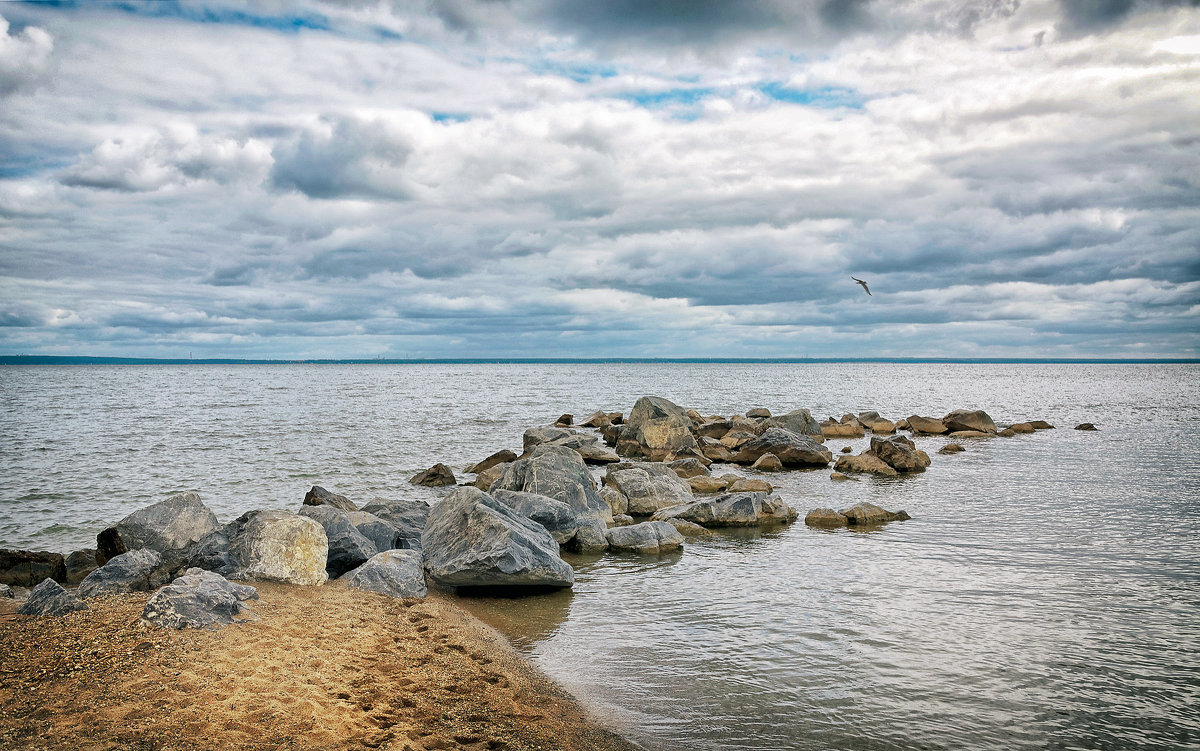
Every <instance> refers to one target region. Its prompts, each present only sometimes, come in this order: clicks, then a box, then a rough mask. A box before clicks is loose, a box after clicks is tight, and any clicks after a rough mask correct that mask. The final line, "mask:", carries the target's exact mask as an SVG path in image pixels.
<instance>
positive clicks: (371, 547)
mask: <svg viewBox="0 0 1200 751" xmlns="http://www.w3.org/2000/svg"><path fill="white" fill-rule="evenodd" d="M300 516H303V517H307V518H309V519H313V520H314V521H316V522H317V523H318V524H320V525H321V527H322V529H324V530H325V539H326V541H327V543H328V551H329V552H328V553H327V555H326V557H325V571H326V572H327V573H328V574H329V577H330V578H331V579H336V578H337V577H339V576H341V575H342V574H344V573H346V572H347V571H353V570H354V569H356V568H358V567H359V566H361V565H363V564H364V563H366V562H367V561H369V560H370V559H371V558H373V557H375V554H376V553H378V552H379V549H378V548H377V547H376V546H375V543H373V542H371V541H370V540H368V539H367V538H366V536H364V535H363V533H362V532H359V531H358V528H357V527H355V526H354V525H353V524H351V523H350V519H349V517H348V516H347V515H346V512H345V511H340V510H338V509H336V508H333V507H332V506H305V507H304V508H302V509H300ZM376 518H378V517H376ZM388 549H390V546H389V548H388Z"/></svg>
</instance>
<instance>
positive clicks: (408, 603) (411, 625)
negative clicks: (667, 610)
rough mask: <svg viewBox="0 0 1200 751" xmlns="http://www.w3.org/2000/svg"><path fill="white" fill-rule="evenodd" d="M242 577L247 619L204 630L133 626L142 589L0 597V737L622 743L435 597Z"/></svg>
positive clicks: (207, 742) (305, 745) (17, 741)
mask: <svg viewBox="0 0 1200 751" xmlns="http://www.w3.org/2000/svg"><path fill="white" fill-rule="evenodd" d="M255 587H256V588H257V589H258V592H259V597H260V599H259V600H257V601H251V602H250V606H251V610H252V611H253V614H254V616H255V618H256V619H255V620H249V621H246V622H243V623H238V624H235V625H232V626H228V627H226V628H223V629H221V630H218V631H198V630H192V629H185V630H183V631H170V630H164V629H158V628H152V627H148V626H144V625H141V624H139V622H138V618H139V616H140V614H141V611H142V607H143V606H144V604H145V601H146V599H147V597H148V594H145V593H141V594H133V595H123V596H115V597H107V598H97V599H92V600H89V601H88V604H89V606H90V608H91V609H90V610H87V611H81V612H76V613H71V614H69V615H67V616H65V617H62V618H31V617H25V616H17V615H13V610H14V609H15V605H13V604H12V601H11V600H7V601H3V603H2V604H0V608H3V610H0V707H2V708H3V711H0V748H4V749H79V750H81V751H93V750H94V751H100V750H105V751H110V750H111V751H117V750H118V749H156V750H162V751H166V750H169V749H180V750H183V749H188V750H195V749H227V748H230V749H231V748H238V749H281V748H286V749H395V750H396V751H400V750H408V749H412V750H414V751H415V750H418V749H471V750H473V751H475V750H482V749H569V750H572V751H583V750H584V749H597V750H599V751H629V750H631V749H636V748H637V747H636V746H634V745H632V744H630V743H628V742H626V741H624V740H622V739H621V738H619V737H618V736H616V735H615V734H613V733H612V732H609V731H608V730H605V729H604V728H602V727H601V726H600V725H598V724H597V723H596V722H595V721H594V720H593V719H591V718H589V717H588V716H587V715H586V713H585V712H584V711H583V709H582V708H581V707H580V706H579V705H578V704H577V703H576V702H575V700H574V699H573V698H572V697H571V696H570V695H569V694H567V693H566V692H565V691H563V690H562V689H561V688H559V687H558V686H556V685H555V684H553V683H552V682H551V681H550V680H548V679H547V678H546V677H545V676H543V675H542V674H541V673H539V672H538V671H537V670H536V669H535V668H533V667H532V666H531V665H530V664H529V663H528V662H526V661H525V660H524V659H523V658H522V657H521V656H520V655H518V654H517V653H516V652H515V651H514V650H513V649H512V648H511V647H510V646H509V645H508V644H507V642H506V641H505V640H504V638H503V637H502V636H500V634H499V633H497V632H496V631H494V630H493V629H491V628H489V627H488V626H486V625H484V624H483V623H481V622H480V621H478V620H477V619H475V618H474V617H473V616H471V615H470V614H468V613H466V612H465V611H463V610H462V609H461V608H459V607H458V606H457V605H455V604H454V602H453V598H451V597H449V596H447V595H443V594H436V593H435V594H431V595H430V596H429V597H428V598H427V599H425V600H404V601H402V600H395V599H391V598H388V597H384V596H380V595H373V594H370V593H365V592H360V591H356V590H352V589H349V588H348V587H346V586H344V585H342V584H339V583H330V584H328V585H326V586H321V587H299V586H294V585H285V584H271V583H256V584H255Z"/></svg>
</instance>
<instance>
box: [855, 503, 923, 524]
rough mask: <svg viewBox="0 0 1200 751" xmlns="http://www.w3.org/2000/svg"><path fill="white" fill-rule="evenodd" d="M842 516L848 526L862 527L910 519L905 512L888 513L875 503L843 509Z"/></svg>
mask: <svg viewBox="0 0 1200 751" xmlns="http://www.w3.org/2000/svg"><path fill="white" fill-rule="evenodd" d="M841 515H842V516H844V517H846V522H847V524H850V525H851V526H862V525H864V524H882V523H883V522H893V521H906V520H907V519H909V518H911V517H909V515H908V513H907V512H904V511H887V510H885V509H882V508H880V507H879V506H876V505H875V504H873V503H867V502H865V501H864V502H862V503H859V504H856V505H854V506H851V507H850V508H848V509H842V511H841Z"/></svg>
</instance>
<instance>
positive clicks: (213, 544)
mask: <svg viewBox="0 0 1200 751" xmlns="http://www.w3.org/2000/svg"><path fill="white" fill-rule="evenodd" d="M311 508H312V509H317V508H322V507H320V506H313V507H311ZM328 557H329V539H328V538H327V537H326V536H325V529H324V528H323V527H322V526H321V525H320V524H319V523H318V522H316V521H315V520H313V519H309V518H307V517H303V516H300V515H298V514H290V513H288V512H286V511H268V510H264V509H256V510H254V511H247V512H246V513H244V514H242V515H241V516H239V517H238V518H237V519H234V520H233V521H231V522H230V523H229V524H226V525H225V526H224V527H222V528H221V529H219V530H217V531H216V532H213V533H211V534H209V535H208V536H206V537H205V538H204V539H203V540H201V541H200V542H198V543H197V544H196V545H194V546H193V547H192V548H191V549H189V551H188V555H187V556H186V560H187V561H188V563H189V564H190V565H191V566H195V567H198V568H202V569H205V570H206V571H214V572H216V573H218V574H221V575H222V576H225V577H226V578H229V579H235V580H249V581H279V582H285V583H289V584H301V585H308V586H311V585H317V584H324V583H325V581H326V580H327V579H328V578H329V576H328V574H327V573H326V571H325V565H326V561H327V559H328Z"/></svg>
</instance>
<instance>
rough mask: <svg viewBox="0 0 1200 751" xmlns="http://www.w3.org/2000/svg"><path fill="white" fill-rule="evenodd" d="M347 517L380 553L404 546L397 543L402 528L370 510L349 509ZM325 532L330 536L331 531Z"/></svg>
mask: <svg viewBox="0 0 1200 751" xmlns="http://www.w3.org/2000/svg"><path fill="white" fill-rule="evenodd" d="M346 518H347V519H349V520H350V523H351V524H353V525H354V528H355V529H357V530H358V531H359V533H360V534H361V535H362V536H363V537H365V538H367V539H368V540H370V541H371V544H372V545H374V546H375V549H376V550H377V551H379V552H380V553H382V552H383V551H385V550H395V549H397V548H401V547H403V545H399V544H397V543H398V541H399V540H400V530H399V529H397V527H396V525H395V524H392V523H391V522H389V521H387V520H385V519H381V518H380V517H378V516H376V515H375V514H372V513H371V512H370V511H348V512H346ZM325 534H326V535H327V536H328V534H329V532H328V531H326V533H325Z"/></svg>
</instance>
